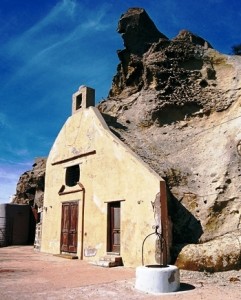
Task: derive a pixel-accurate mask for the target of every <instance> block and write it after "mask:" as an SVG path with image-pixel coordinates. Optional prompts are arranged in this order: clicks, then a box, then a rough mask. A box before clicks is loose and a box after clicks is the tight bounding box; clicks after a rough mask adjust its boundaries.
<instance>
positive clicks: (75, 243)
mask: <svg viewBox="0 0 241 300" xmlns="http://www.w3.org/2000/svg"><path fill="white" fill-rule="evenodd" d="M64 206H65V207H66V206H68V217H69V218H68V221H67V222H68V224H67V225H68V232H67V240H68V249H66V248H65V249H63V239H64V237H63V235H64V233H63V230H64V228H63V226H64V219H63V216H64V215H63V212H64ZM71 206H76V208H75V210H76V211H75V221H74V225H75V226H74V227H75V228H71V225H72V223H71ZM78 221H79V201H78V200H75V201H66V202H62V206H61V229H60V253H77V251H78V248H77V247H78ZM73 229H74V230H73ZM70 235H72V238H73V236H74V241H73V244H72V245H71V244H70V243H69V242H70V241H71V237H70Z"/></svg>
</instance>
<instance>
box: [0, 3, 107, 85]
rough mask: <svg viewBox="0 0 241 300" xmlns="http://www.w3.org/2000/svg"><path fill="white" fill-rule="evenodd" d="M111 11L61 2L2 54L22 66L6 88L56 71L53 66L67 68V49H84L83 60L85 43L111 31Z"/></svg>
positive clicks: (5, 48) (14, 39)
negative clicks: (109, 13) (104, 32)
mask: <svg viewBox="0 0 241 300" xmlns="http://www.w3.org/2000/svg"><path fill="white" fill-rule="evenodd" d="M108 9H109V7H108V5H103V6H102V7H100V8H99V9H95V10H90V9H87V8H86V7H82V6H81V4H79V3H77V2H76V1H74V0H62V1H61V2H59V3H58V4H57V5H56V6H55V7H54V8H53V9H52V10H51V11H49V13H48V14H47V15H46V16H45V17H44V18H43V19H42V20H40V21H39V22H38V23H36V24H35V25H34V26H33V27H31V28H29V29H28V30H27V31H26V32H24V33H22V34H21V35H19V36H17V37H15V38H13V39H12V40H10V41H9V43H6V45H4V46H3V48H2V50H0V55H1V53H2V54H3V56H6V57H11V59H13V60H16V61H17V62H18V63H17V64H14V65H15V66H16V68H15V70H14V72H13V73H12V77H11V78H9V80H8V81H7V82H6V84H5V87H10V86H11V85H13V84H14V82H15V81H17V80H19V79H21V80H22V79H23V77H24V76H27V77H28V76H30V74H31V75H33V74H38V73H39V72H41V73H42V74H43V72H44V71H45V72H46V71H48V70H49V69H51V68H52V67H53V63H56V64H55V68H58V67H59V65H60V64H62V65H63V62H65V58H66V59H67V60H69V57H68V55H69V54H68V51H67V50H66V49H68V50H70V49H74V48H76V47H78V48H80V51H79V53H78V57H81V50H84V51H86V48H87V47H88V45H85V44H84V43H83V44H81V39H82V38H83V37H86V36H93V34H94V32H99V31H105V30H107V29H108V28H110V25H109V24H108V18H106V14H107V12H108ZM106 20H107V21H106ZM77 41H79V42H78V44H77Z"/></svg>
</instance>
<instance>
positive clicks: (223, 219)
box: [98, 9, 241, 270]
mask: <svg viewBox="0 0 241 300" xmlns="http://www.w3.org/2000/svg"><path fill="white" fill-rule="evenodd" d="M140 11H142V10H137V9H134V10H128V11H127V13H126V14H124V15H122V17H121V20H126V21H125V26H124V25H123V26H124V28H127V27H128V24H127V23H128V22H127V20H130V16H131V20H135V19H137V20H138V18H139V16H140ZM135 15H136V16H135ZM135 24H136V26H137V25H138V22H135ZM120 32H122V35H123V38H124V37H125V36H124V30H123V31H122V30H120ZM135 32H137V36H136V37H135V36H134V35H135ZM138 32H139V31H138V30H137V29H136V30H135V31H131V34H132V38H133V40H135V38H137V37H138ZM143 41H145V39H144V40H143ZM124 45H125V46H126V48H125V49H124V50H122V51H120V52H119V59H120V63H119V65H118V67H117V73H116V75H115V76H114V78H113V82H112V87H111V90H110V93H109V96H108V98H107V99H106V100H104V101H102V102H101V103H100V104H99V105H98V108H99V110H100V111H101V112H102V114H103V116H104V118H105V119H106V122H107V123H108V125H109V126H110V128H111V130H112V131H113V132H114V133H115V134H116V135H117V136H118V137H119V138H120V139H121V140H122V141H123V142H124V143H126V144H127V145H128V146H129V147H130V148H131V149H132V150H133V151H134V152H136V153H137V154H138V155H139V156H140V157H141V158H142V159H143V160H144V161H145V162H146V163H147V164H149V165H150V166H151V167H152V168H153V169H154V170H155V171H156V172H157V173H158V174H159V175H161V176H162V177H163V178H164V179H165V180H166V182H167V185H168V189H169V203H168V204H169V212H170V215H171V219H172V222H173V244H174V249H178V247H179V245H180V244H181V245H183V244H190V245H189V246H186V247H187V248H183V251H182V252H181V254H180V255H182V261H184V258H183V257H184V256H185V255H186V256H187V259H188V257H190V259H191V257H192V255H190V256H189V254H188V253H192V252H191V251H193V253H194V252H195V253H198V256H199V259H200V260H201V261H203V262H204V263H205V262H207V260H206V259H205V257H206V256H207V255H213V252H212V250H211V249H210V253H208V251H209V248H210V247H209V246H207V247H206V248H205V243H211V242H212V245H215V243H216V245H217V247H218V245H219V243H220V240H219V237H222V236H223V237H224V239H225V238H226V239H227V241H230V236H229V235H228V234H232V233H233V232H236V231H237V230H238V229H239V228H240V226H241V224H240V220H241V185H240V178H241V150H240V149H241V146H240V145H241V132H240V125H241V80H240V78H241V57H239V56H228V55H224V54H221V53H219V52H218V51H216V50H214V49H213V48H212V46H211V45H210V43H209V42H208V41H206V40H205V39H203V38H201V37H199V36H197V35H194V34H192V33H191V32H189V31H187V30H182V31H181V32H180V33H179V34H178V35H177V36H176V37H175V38H174V39H172V40H170V39H168V38H166V37H165V35H162V36H161V38H159V39H158V40H155V41H154V42H153V43H152V44H151V45H150V46H148V47H146V42H144V45H143V46H140V45H139V46H138V47H140V49H141V50H140V51H137V49H135V47H134V48H133V47H132V45H131V42H129V40H128V39H126V40H124ZM237 235H239V233H237ZM236 240H237V239H236ZM226 244H228V242H227V243H226ZM206 245H209V244H206ZM204 248H205V249H206V250H205V251H207V252H205V251H202V250H201V249H204ZM179 249H180V247H179ZM185 249H188V251H189V252H187V251H186V250H185ZM191 249H193V250H191ZM199 249H200V250H199ZM178 255H179V254H178V252H177V251H173V260H175V259H176V256H177V257H178V260H179V261H180V257H179V256H178ZM222 255H224V256H225V255H226V252H225V251H224V249H223V248H222V247H221V248H220V252H219V256H220V257H221V256H222ZM193 257H194V256H193ZM234 261H235V260H233V261H232V263H230V266H232V268H234V267H235V266H236V267H237V268H238V267H239V266H240V265H239V262H238V260H236V262H234ZM211 262H212V261H211ZM182 265H183V267H189V268H192V264H187V263H186V264H182ZM216 265H217V263H216V262H213V268H214V269H215V270H222V269H227V267H226V266H225V267H224V266H223V265H222V264H218V266H219V267H217V266H216ZM195 268H196V267H195ZM202 268H204V267H202ZM209 268H210V265H209Z"/></svg>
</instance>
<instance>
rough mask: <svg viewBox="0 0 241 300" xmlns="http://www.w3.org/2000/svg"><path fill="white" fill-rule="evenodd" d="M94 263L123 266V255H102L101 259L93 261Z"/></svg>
mask: <svg viewBox="0 0 241 300" xmlns="http://www.w3.org/2000/svg"><path fill="white" fill-rule="evenodd" d="M93 264H94V265H96V266H100V267H105V268H111V267H118V266H123V262H122V257H121V256H114V255H106V256H103V257H100V258H99V260H98V261H95V262H93Z"/></svg>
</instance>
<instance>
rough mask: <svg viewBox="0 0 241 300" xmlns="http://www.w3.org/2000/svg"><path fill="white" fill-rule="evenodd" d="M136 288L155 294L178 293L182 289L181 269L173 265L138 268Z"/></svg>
mask: <svg viewBox="0 0 241 300" xmlns="http://www.w3.org/2000/svg"><path fill="white" fill-rule="evenodd" d="M135 288H136V289H137V290H140V291H143V292H147V293H153V294H157V293H170V292H176V291H178V290H179V288H180V274H179V269H178V268H177V267H176V266H173V265H168V266H166V267H162V266H159V265H150V266H140V267H137V268H136V283H135Z"/></svg>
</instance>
